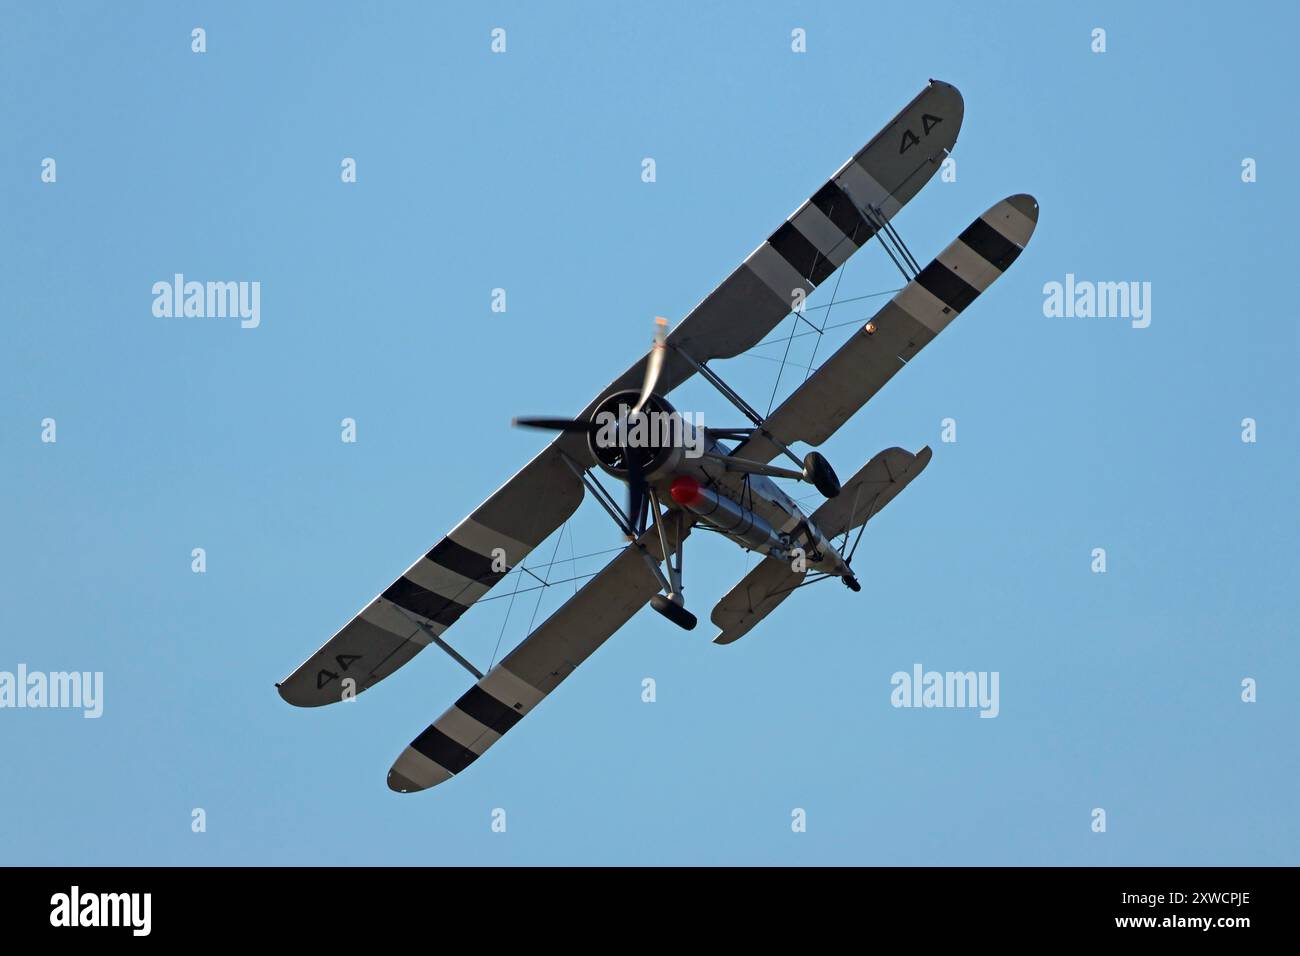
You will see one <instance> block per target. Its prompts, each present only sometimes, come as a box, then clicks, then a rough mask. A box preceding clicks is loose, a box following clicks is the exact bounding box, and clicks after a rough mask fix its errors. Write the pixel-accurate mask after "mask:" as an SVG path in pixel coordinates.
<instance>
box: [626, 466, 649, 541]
mask: <svg viewBox="0 0 1300 956" xmlns="http://www.w3.org/2000/svg"><path fill="white" fill-rule="evenodd" d="M624 453H625V454H626V455H627V526H628V527H629V528H631V529H632V530H633V531H634V532H635V533H636V535H638V536H639V535H640V534H641V532H643V531H645V499H646V494H645V488H646V481H645V461H644V459H642V457H641V451H640V449H638V448H625V449H624Z"/></svg>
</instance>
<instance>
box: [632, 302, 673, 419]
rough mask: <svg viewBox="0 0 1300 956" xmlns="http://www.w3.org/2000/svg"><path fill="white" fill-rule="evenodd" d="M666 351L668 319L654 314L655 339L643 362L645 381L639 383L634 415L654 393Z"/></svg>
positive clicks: (633, 410)
mask: <svg viewBox="0 0 1300 956" xmlns="http://www.w3.org/2000/svg"><path fill="white" fill-rule="evenodd" d="M667 351H668V320H667V319H665V318H664V317H663V316H662V315H656V316H655V340H654V344H653V345H651V346H650V354H649V355H648V356H647V357H646V363H645V381H644V382H643V383H642V384H641V398H640V399H639V400H638V401H637V403H636V407H635V408H634V409H632V414H633V415H635V414H636V413H637V412H639V411H641V406H643V405H644V404H645V403H646V402H647V401H648V400H649V398H650V396H651V395H653V394H654V390H655V387H656V386H657V385H658V384H659V373H660V372H662V371H663V368H664V356H665V354H666V353H667Z"/></svg>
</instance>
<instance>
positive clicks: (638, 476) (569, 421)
mask: <svg viewBox="0 0 1300 956" xmlns="http://www.w3.org/2000/svg"><path fill="white" fill-rule="evenodd" d="M667 353H668V320H667V319H665V318H664V317H663V316H661V315H657V316H655V334H654V341H653V342H652V343H651V345H650V354H649V355H647V356H646V364H645V378H644V379H643V381H642V383H641V395H640V397H639V398H638V399H637V403H636V405H635V407H633V408H632V409H631V411H629V412H628V413H627V415H628V418H631V417H632V416H633V415H639V414H640V413H641V409H642V408H643V407H645V404H646V402H648V401H649V400H650V396H652V395H653V394H654V391H655V388H656V387H658V385H659V376H660V374H661V373H662V372H663V368H664V359H665V358H666V356H667ZM624 407H626V406H624ZM511 424H512V425H514V426H516V427H518V428H537V429H541V430H542V431H553V432H566V433H574V432H579V433H583V432H585V433H586V434H589V435H595V434H596V433H597V432H599V431H600V426H599V425H598V424H597V423H596V422H595V421H594V420H587V419H574V418H540V417H532V418H515V419H512V421H511ZM621 424H622V425H623V426H626V425H627V423H626V422H622V423H621ZM619 434H622V435H626V434H627V429H626V427H623V428H620V429H619ZM619 451H620V452H621V453H622V457H623V465H624V467H625V468H626V469H627V514H626V515H625V518H626V523H627V527H628V528H629V529H631V530H632V532H633V535H634V536H635V537H639V536H640V535H641V534H643V533H644V532H645V529H646V504H647V499H648V497H649V495H648V494H647V490H648V488H649V485H648V483H647V482H646V480H645V468H646V464H647V462H648V460H649V458H650V455H651V453H650V452H649V451H648V450H647V449H644V448H630V447H628V446H626V445H623V446H620V448H619ZM629 540H632V539H629Z"/></svg>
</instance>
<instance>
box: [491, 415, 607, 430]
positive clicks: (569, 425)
mask: <svg viewBox="0 0 1300 956" xmlns="http://www.w3.org/2000/svg"><path fill="white" fill-rule="evenodd" d="M510 424H512V425H514V426H515V427H516V428H539V429H542V430H543V431H548V432H589V431H592V430H594V427H595V426H594V425H593V424H592V423H591V422H588V421H583V420H582V419H572V418H513V419H511V420H510Z"/></svg>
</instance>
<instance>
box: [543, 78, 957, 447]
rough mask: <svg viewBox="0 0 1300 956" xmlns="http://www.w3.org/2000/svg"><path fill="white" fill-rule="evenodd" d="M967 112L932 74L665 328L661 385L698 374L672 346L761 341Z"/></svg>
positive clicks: (571, 442) (634, 379)
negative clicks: (822, 182) (763, 238)
mask: <svg viewBox="0 0 1300 956" xmlns="http://www.w3.org/2000/svg"><path fill="white" fill-rule="evenodd" d="M964 110H965V107H964V104H963V102H962V98H961V94H960V93H959V92H957V89H956V87H954V86H950V85H949V84H947V83H941V82H939V81H938V80H931V81H930V83H929V84H928V85H927V86H926V87H925V89H923V90H922V91H921V92H920V93H919V94H918V95H917V96H916V98H915V99H913V100H912V102H911V103H909V104H907V106H906V107H904V108H903V111H902V112H901V113H899V114H898V115H897V116H895V117H894V119H893V120H892V121H891V122H890V123H889V125H888V126H886V127H885V128H884V129H883V130H881V131H880V133H878V134H877V135H876V137H875V138H874V139H872V140H871V142H869V143H867V145H866V146H864V147H863V148H862V149H861V150H859V151H858V152H857V153H856V154H855V155H854V156H853V157H852V158H851V159H850V160H849V161H848V162H846V163H845V164H844V165H843V166H841V167H840V168H839V170H838V171H837V172H836V173H835V175H833V176H832V177H831V178H830V180H829V181H827V182H826V184H825V185H823V186H822V187H821V188H820V189H818V190H817V191H816V192H815V193H813V195H812V198H810V199H808V200H807V201H806V202H804V203H803V205H801V206H800V207H799V208H798V209H796V210H795V211H794V212H793V213H792V214H791V215H790V217H789V218H788V219H786V221H785V222H783V223H782V224H781V226H780V227H779V228H778V229H777V230H776V231H775V232H774V233H772V235H771V236H769V237H768V238H767V240H766V241H765V242H763V244H762V245H760V246H759V247H758V248H757V249H755V250H754V251H753V252H752V253H751V254H750V255H749V257H748V258H746V259H745V261H744V262H742V263H741V264H740V266H739V268H737V269H736V270H735V271H734V272H733V273H731V275H729V276H728V277H727V278H726V279H725V280H723V282H722V284H721V285H720V286H718V287H717V288H716V289H714V290H713V292H711V293H709V295H708V296H707V297H706V298H705V299H704V301H703V302H701V303H700V304H699V305H697V306H696V307H695V308H694V309H692V310H691V312H690V314H689V315H687V316H686V318H684V319H683V320H682V321H681V322H679V323H678V324H677V327H676V328H675V329H673V331H672V333H671V334H670V335H669V336H668V344H669V345H671V346H673V348H670V349H668V351H667V353H666V357H665V362H664V368H663V371H662V373H661V374H660V378H659V391H660V392H663V393H666V392H669V391H671V390H672V389H673V388H675V387H677V386H678V385H680V384H681V383H682V382H684V381H685V380H686V379H688V378H690V377H691V375H693V374H694V368H693V367H692V366H691V365H690V363H689V362H687V361H686V360H685V359H684V358H683V357H682V356H681V355H680V354H679V353H678V349H681V350H683V351H685V352H686V353H687V354H688V355H690V356H691V357H692V358H693V359H695V361H697V362H707V361H710V360H712V359H724V358H731V357H732V356H735V355H739V354H740V353H741V352H744V351H746V350H747V349H750V348H753V347H754V346H755V345H757V344H758V343H759V342H760V341H762V340H763V338H764V337H765V336H767V334H768V333H770V332H771V331H772V330H773V329H774V328H776V326H777V325H778V324H779V323H780V321H781V320H782V319H784V318H785V317H786V316H787V315H789V314H790V312H791V311H793V308H794V305H795V303H796V301H797V300H798V299H800V298H802V297H804V296H806V295H807V294H808V293H810V292H812V290H813V289H814V288H816V287H817V286H818V285H820V284H821V283H823V282H825V281H826V279H827V278H829V277H830V276H831V275H832V274H833V273H834V272H835V270H836V269H837V268H838V267H839V266H841V265H843V264H844V262H845V261H846V260H847V259H848V258H849V256H851V255H852V254H853V253H854V252H856V251H857V250H858V249H859V248H860V247H861V246H862V245H864V244H865V243H866V242H867V241H868V240H870V239H871V237H872V236H873V235H875V232H876V229H875V226H873V225H872V224H871V223H869V222H868V221H867V220H866V219H865V218H864V217H863V214H862V212H861V210H862V209H867V210H869V211H870V212H871V214H872V215H873V216H874V217H875V218H876V220H877V221H878V222H880V221H884V222H888V221H889V220H890V219H892V218H893V217H894V215H895V214H896V213H897V212H898V210H900V209H901V208H902V207H903V206H904V205H905V204H906V203H907V201H908V200H910V199H911V198H912V197H913V196H915V195H916V194H917V192H919V191H920V189H921V187H922V186H924V185H925V184H926V183H927V182H928V181H929V180H930V177H931V176H933V175H934V173H935V172H936V171H937V170H938V168H939V166H940V164H941V163H942V162H943V160H944V157H945V156H947V155H948V152H949V151H950V150H951V149H952V147H953V146H954V144H955V143H956V142H957V133H958V131H959V130H960V129H961V121H962V116H963V113H964ZM645 361H646V359H645V358H644V357H643V358H642V359H640V360H639V361H638V362H637V363H636V364H635V365H633V366H632V367H631V368H630V369H628V370H627V371H626V372H624V373H623V374H622V375H620V376H619V377H618V378H617V379H615V380H614V382H613V383H612V384H611V385H610V386H609V388H607V389H605V390H604V391H603V392H601V393H600V396H599V397H598V398H597V400H596V401H594V402H592V403H591V405H589V406H588V407H587V409H586V410H585V411H584V413H583V414H584V415H589V414H591V413H592V412H593V411H594V410H595V408H596V406H597V405H598V404H599V402H600V400H601V399H603V398H604V397H605V396H606V395H608V394H610V393H611V392H614V391H619V390H621V389H627V388H639V387H640V386H641V383H642V381H643V380H644V378H645ZM560 441H561V442H562V443H563V445H564V448H565V450H566V451H567V452H568V453H569V454H570V455H572V456H573V457H574V458H575V459H576V460H578V461H582V462H587V461H590V457H591V456H590V452H589V451H588V449H587V446H586V443H585V441H583V440H582V437H581V436H568V437H567V438H561V439H560Z"/></svg>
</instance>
